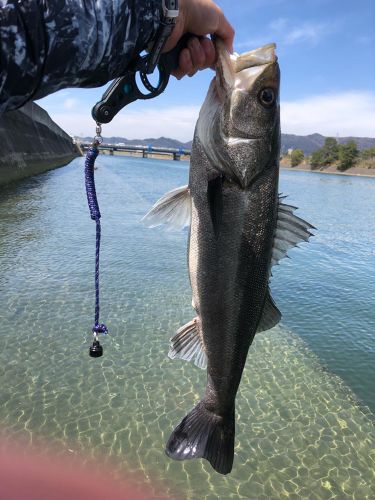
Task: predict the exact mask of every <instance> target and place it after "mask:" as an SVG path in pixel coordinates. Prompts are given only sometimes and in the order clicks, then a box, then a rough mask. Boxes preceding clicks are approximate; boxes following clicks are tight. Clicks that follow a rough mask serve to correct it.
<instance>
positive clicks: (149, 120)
mask: <svg viewBox="0 0 375 500" xmlns="http://www.w3.org/2000/svg"><path fill="white" fill-rule="evenodd" d="M42 104H43V103H42ZM46 109H47V111H49V110H48V107H46ZM49 112H50V115H51V117H52V119H53V120H55V121H56V122H57V123H58V124H59V125H60V126H61V127H62V128H63V129H64V130H65V131H66V132H68V133H69V134H70V135H78V136H82V135H83V136H92V135H93V133H94V129H95V125H94V121H93V120H92V118H91V116H90V113H89V111H87V112H86V111H84V110H82V112H81V113H78V112H75V113H72V112H71V111H69V112H61V111H60V112H57V113H53V112H51V111H49ZM198 113H199V106H174V107H171V108H167V109H157V108H151V107H150V108H147V107H146V108H143V109H141V110H130V108H129V109H127V110H126V112H123V113H119V114H118V115H117V116H116V117H115V118H114V119H113V121H112V122H111V123H109V124H104V125H103V135H104V136H107V137H108V136H120V137H126V138H128V139H144V138H147V137H160V136H166V137H172V138H174V139H179V140H181V141H183V142H185V141H189V140H191V139H192V138H193V133H194V127H195V123H196V121H197V118H198ZM281 124H282V131H283V132H284V133H290V134H298V135H306V134H312V133H315V132H318V133H320V134H323V135H330V136H334V137H335V136H336V135H337V134H339V135H340V136H348V135H352V136H367V137H375V92H363V91H362V92H361V91H352V92H342V93H336V94H322V95H315V96H310V97H306V98H304V99H297V100H293V101H291V100H287V101H283V102H282V103H281Z"/></svg>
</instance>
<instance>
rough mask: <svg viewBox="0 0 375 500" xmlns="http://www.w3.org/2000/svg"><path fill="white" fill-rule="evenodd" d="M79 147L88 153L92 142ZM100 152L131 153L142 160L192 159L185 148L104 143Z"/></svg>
mask: <svg viewBox="0 0 375 500" xmlns="http://www.w3.org/2000/svg"><path fill="white" fill-rule="evenodd" d="M79 146H80V147H81V149H82V150H83V151H86V150H87V149H88V148H89V147H90V146H91V143H90V142H80V143H79ZM99 152H102V153H103V154H109V155H114V154H116V153H129V154H139V156H140V157H142V158H148V157H149V156H158V157H160V156H162V157H166V158H173V160H180V159H181V157H182V156H183V157H186V158H187V157H190V153H191V151H190V149H184V148H162V147H159V146H151V145H149V146H143V145H141V144H139V145H130V144H121V143H120V144H107V143H104V142H103V143H102V144H100V145H99Z"/></svg>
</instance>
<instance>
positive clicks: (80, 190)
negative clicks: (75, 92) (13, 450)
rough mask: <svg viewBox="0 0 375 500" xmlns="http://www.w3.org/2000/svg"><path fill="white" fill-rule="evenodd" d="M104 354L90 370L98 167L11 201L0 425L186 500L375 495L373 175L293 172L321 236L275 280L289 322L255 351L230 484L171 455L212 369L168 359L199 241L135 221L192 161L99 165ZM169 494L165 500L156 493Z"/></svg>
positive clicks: (63, 175)
mask: <svg viewBox="0 0 375 500" xmlns="http://www.w3.org/2000/svg"><path fill="white" fill-rule="evenodd" d="M97 162H98V166H99V169H98V170H97V171H96V178H97V190H98V195H99V201H100V205H101V212H102V216H103V219H102V221H103V222H102V234H103V246H102V255H101V259H102V260H101V272H102V274H101V284H102V293H101V301H102V307H101V320H102V321H104V322H106V323H107V325H108V327H109V329H110V335H109V336H108V337H106V338H105V339H104V340H103V345H104V349H105V355H104V357H103V358H100V359H96V360H93V359H90V358H89V357H88V346H89V343H90V340H91V336H90V327H91V324H92V321H93V306H94V304H93V300H94V293H93V264H94V262H93V257H94V238H95V233H94V231H95V224H94V223H93V222H92V221H91V220H90V218H89V215H88V209H87V207H86V200H85V191H84V185H83V175H82V174H83V172H82V171H83V159H78V160H75V161H74V162H72V163H71V164H70V165H69V166H68V167H65V168H63V169H59V170H55V171H52V172H49V173H47V174H44V175H41V176H38V177H35V178H33V179H29V180H25V181H22V182H20V183H18V184H14V185H11V186H8V187H5V188H2V189H1V191H0V269H1V273H0V297H1V311H0V323H1V332H0V335H1V338H0V342H1V349H0V376H1V388H0V401H1V405H0V421H1V422H2V428H3V430H4V432H5V434H6V435H7V436H22V437H26V438H28V439H29V440H30V441H33V440H34V439H38V438H40V437H42V438H47V439H48V440H50V441H53V442H56V443H59V444H60V445H61V446H62V447H63V448H64V447H65V448H66V449H69V450H70V452H71V453H80V452H86V453H88V454H90V455H92V456H94V457H99V456H100V457H102V458H103V457H104V460H111V461H113V460H114V461H115V463H116V470H117V473H118V474H119V475H120V476H121V475H122V474H125V470H126V471H127V472H126V474H129V471H132V472H135V473H137V474H138V475H137V478H138V479H137V480H138V481H141V482H144V483H147V484H150V485H153V484H155V482H158V483H161V484H162V485H163V491H164V492H165V493H166V494H167V495H169V494H170V495H172V494H174V495H176V496H177V497H178V498H192V499H193V498H194V499H196V498H202V499H203V498H207V499H216V498H223V499H224V498H225V499H227V498H251V499H266V498H267V499H269V498H275V499H276V498H283V497H289V498H309V499H310V498H312V499H318V498H319V499H320V498H340V499H341V498H358V499H361V500H362V499H366V498H374V497H375V486H374V484H375V481H374V469H375V433H374V425H373V424H374V413H375V395H374V392H375V391H374V385H375V363H374V361H375V336H374V324H375V312H374V299H375V255H374V248H375V231H374V228H373V220H374V218H373V214H374V213H375V180H374V179H365V178H354V177H339V176H328V175H323V174H322V175H320V174H304V173H301V172H296V173H294V172H283V173H282V174H281V191H283V192H284V193H285V194H290V197H289V201H290V203H292V204H296V205H297V206H300V207H301V208H302V209H301V210H300V211H299V215H301V216H302V217H305V218H306V219H307V220H309V221H310V222H311V223H313V224H314V225H315V226H316V227H318V228H319V231H318V232H317V235H316V237H315V238H313V239H312V241H311V243H310V244H308V245H301V247H302V248H301V249H295V250H293V251H291V252H290V255H291V257H292V258H291V259H290V260H284V261H283V262H282V263H281V265H280V266H279V267H278V268H277V269H276V270H275V272H274V277H273V279H272V290H273V295H274V298H275V300H276V302H277V303H278V305H279V308H280V309H281V311H282V312H283V323H282V325H281V326H280V327H276V328H274V329H273V330H271V331H269V332H267V333H264V334H261V335H259V336H258V337H257V338H256V340H255V342H254V344H253V345H252V347H251V350H250V354H249V357H248V362H247V366H246V368H245V371H244V375H243V380H242V383H241V387H240V391H239V394H238V397H237V422H236V425H237V433H236V450H235V463H234V469H233V472H232V473H231V474H230V475H228V476H225V477H224V476H220V475H218V474H216V473H215V472H214V471H213V470H212V469H211V467H210V465H209V464H208V463H207V462H205V461H201V460H193V461H189V462H174V461H171V460H170V459H168V458H167V457H166V456H165V455H164V451H163V450H164V445H165V442H166V440H167V439H168V437H169V434H170V432H171V430H172V429H173V427H174V426H175V425H176V424H177V423H179V421H180V419H181V418H182V417H183V416H184V415H185V414H186V412H187V411H188V410H189V409H190V408H191V407H192V406H193V405H194V404H195V402H196V401H197V400H198V399H199V395H200V394H202V392H203V388H204V384H205V374H204V373H203V372H202V371H200V370H199V369H197V368H196V367H195V366H193V365H190V364H189V363H186V362H183V361H178V360H175V361H171V360H169V359H168V358H167V357H166V353H167V350H168V343H169V342H168V341H169V338H170V336H171V335H172V334H173V333H174V332H175V330H176V329H177V328H178V327H179V326H180V325H181V324H183V323H184V322H186V321H188V320H190V319H191V317H192V309H191V305H190V303H191V295H190V290H189V282H188V276H187V269H186V238H187V234H186V232H185V233H182V234H180V233H170V232H169V233H168V232H163V231H161V230H149V229H146V228H144V227H143V226H142V225H140V224H139V223H138V221H139V219H140V218H141V216H142V215H143V214H144V213H145V212H146V211H147V210H148V208H149V207H150V205H151V204H152V203H153V202H154V201H155V200H156V199H157V198H158V197H159V196H160V195H161V194H163V193H164V192H165V191H167V190H168V189H171V188H173V187H175V186H178V185H182V184H184V183H186V180H187V174H188V165H187V164H186V163H182V162H181V163H178V162H171V161H161V160H150V159H149V160H147V159H145V160H143V159H137V158H123V157H104V156H101V157H99V159H98V161H97ZM155 495H156V493H155Z"/></svg>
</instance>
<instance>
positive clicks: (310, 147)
mask: <svg viewBox="0 0 375 500" xmlns="http://www.w3.org/2000/svg"><path fill="white" fill-rule="evenodd" d="M77 139H78V140H81V141H84V142H91V141H92V137H77ZM351 139H354V140H355V141H356V143H357V145H358V147H359V149H367V148H372V147H375V138H369V137H338V138H337V141H338V142H339V143H340V144H345V143H347V142H348V141H349V140H351ZM103 140H104V142H106V143H109V144H117V143H119V142H122V143H124V144H129V145H132V146H138V145H141V146H149V145H151V146H160V147H163V148H183V149H190V148H191V145H192V142H193V141H188V142H181V141H177V140H176V139H170V138H168V137H159V138H158V139H155V138H149V139H125V137H103ZM324 140H325V136H324V135H320V134H310V135H294V134H281V152H282V153H286V152H287V151H288V149H302V150H303V152H304V153H305V155H311V153H313V152H314V151H316V150H317V149H319V148H321V147H322V146H323V144H324Z"/></svg>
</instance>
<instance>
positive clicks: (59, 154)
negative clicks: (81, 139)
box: [0, 102, 80, 185]
mask: <svg viewBox="0 0 375 500" xmlns="http://www.w3.org/2000/svg"><path fill="white" fill-rule="evenodd" d="M77 156H80V153H79V151H78V149H77V148H76V146H75V145H74V144H73V142H72V139H71V137H69V135H68V134H66V133H65V132H64V131H63V130H62V129H61V128H60V127H59V126H58V125H56V123H55V122H54V121H52V119H51V118H50V116H49V115H48V113H47V112H46V111H45V110H44V109H43V108H41V107H40V106H38V105H37V104H35V103H32V102H30V103H27V104H26V105H25V106H23V107H22V108H20V109H18V110H16V111H8V112H7V113H4V114H3V115H1V116H0V185H2V184H6V183H8V182H11V181H15V180H18V179H22V178H23V177H29V176H31V175H35V174H39V173H41V172H45V171H46V170H51V169H53V168H57V167H62V166H63V165H66V164H67V163H69V162H70V161H71V160H73V158H76V157H77Z"/></svg>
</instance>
